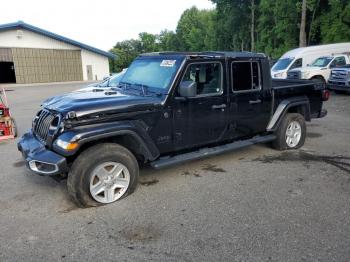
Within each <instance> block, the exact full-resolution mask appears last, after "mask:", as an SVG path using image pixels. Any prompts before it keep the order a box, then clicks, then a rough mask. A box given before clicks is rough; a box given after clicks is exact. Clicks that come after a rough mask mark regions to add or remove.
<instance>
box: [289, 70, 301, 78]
mask: <svg viewBox="0 0 350 262" xmlns="http://www.w3.org/2000/svg"><path fill="white" fill-rule="evenodd" d="M287 78H288V79H301V72H300V71H295V72H288V74H287Z"/></svg>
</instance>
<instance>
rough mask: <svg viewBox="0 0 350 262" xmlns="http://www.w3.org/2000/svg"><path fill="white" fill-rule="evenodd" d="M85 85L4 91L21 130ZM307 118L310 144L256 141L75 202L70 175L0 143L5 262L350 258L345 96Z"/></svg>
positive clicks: (349, 141)
mask: <svg viewBox="0 0 350 262" xmlns="http://www.w3.org/2000/svg"><path fill="white" fill-rule="evenodd" d="M83 85H84V84H83V83H77V84H74V83H70V84H55V85H41V86H33V85H32V86H27V87H26V86H20V87H11V86H9V87H7V89H8V92H7V95H8V98H9V101H10V103H11V110H12V112H13V115H14V117H15V118H16V120H17V123H18V126H19V133H20V134H23V133H24V132H25V130H27V129H28V128H30V126H31V119H32V118H33V116H34V114H35V113H36V112H37V111H38V110H39V107H40V103H41V101H43V100H44V99H46V98H47V97H49V96H52V95H55V94H61V93H64V92H68V91H71V90H74V89H78V88H80V87H82V86H83ZM325 107H326V108H327V109H328V111H329V114H328V116H327V117H325V118H323V119H317V120H313V121H312V122H311V123H308V124H307V128H308V134H307V139H306V143H305V146H304V147H303V148H302V149H300V150H296V151H288V152H280V151H275V150H273V149H271V148H270V147H269V145H256V146H251V147H248V148H244V149H242V150H238V151H235V152H232V153H227V154H224V155H220V156H217V157H211V158H208V159H205V160H201V161H194V162H190V163H188V164H183V165H180V166H176V167H171V168H167V169H162V170H153V169H150V168H145V169H142V170H141V178H140V184H139V187H138V189H137V190H136V191H135V192H134V193H133V194H132V195H130V196H128V197H127V198H125V199H123V200H121V201H119V202H116V203H114V204H110V205H107V206H103V207H98V208H89V209H79V208H77V207H76V206H75V205H74V204H73V203H72V202H71V201H70V199H69V198H68V195H67V188H66V181H65V180H63V181H61V182H57V181H55V180H53V179H51V178H48V177H40V176H37V175H33V174H31V173H30V172H29V171H27V170H26V168H25V166H24V162H23V160H22V158H21V155H20V153H19V152H18V151H17V148H16V141H8V142H1V143H0V178H1V183H0V261H146V260H150V261H253V262H254V261H283V262H288V261H293V262H294V261H327V262H328V261H337V262H342V261H344V262H348V261H350V95H336V94H332V96H331V99H330V101H329V102H327V103H326V104H325Z"/></svg>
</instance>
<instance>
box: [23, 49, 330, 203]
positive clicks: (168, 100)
mask: <svg viewBox="0 0 350 262" xmlns="http://www.w3.org/2000/svg"><path fill="white" fill-rule="evenodd" d="M328 96H329V92H328V91H327V90H325V88H324V86H323V85H322V84H319V83H314V82H312V81H305V80H276V81H272V80H271V76H270V66H269V61H268V59H267V58H266V56H265V55H263V54H255V53H249V52H198V53H175V52H164V53H150V54H143V55H140V56H139V57H138V58H136V59H135V60H134V61H133V63H132V64H131V65H130V67H129V68H128V70H127V71H126V73H125V75H124V76H123V78H122V80H121V82H120V85H119V86H118V87H115V88H111V89H108V90H106V89H98V88H96V89H94V90H92V91H90V92H72V93H69V94H65V95H62V96H57V97H53V98H50V99H48V100H46V101H45V102H44V104H43V105H42V109H41V110H40V111H39V112H38V113H37V115H36V116H35V118H34V120H33V125H32V129H31V130H30V131H29V132H28V133H26V134H24V135H23V137H22V138H21V140H20V141H19V143H18V149H19V150H20V151H21V152H22V154H23V156H24V158H25V160H26V162H27V166H28V167H29V169H30V170H32V171H34V172H35V173H37V174H40V175H48V176H57V175H61V176H64V177H67V178H68V179H67V185H68V191H69V193H70V195H71V196H72V198H73V200H75V202H76V203H77V204H78V205H80V206H84V207H86V206H97V205H101V204H108V203H112V202H114V201H116V200H118V199H121V198H122V197H125V196H126V195H128V194H130V193H131V192H132V191H133V190H134V189H135V187H136V185H137V180H138V176H139V165H143V164H148V165H151V166H152V167H154V168H162V167H166V166H169V165H174V164H179V163H183V162H185V161H188V160H193V159H199V158H203V157H208V156H212V155H216V154H219V153H223V152H226V151H229V150H234V149H237V148H241V147H244V146H248V145H252V144H255V143H264V142H271V143H272V145H273V147H274V148H276V149H279V150H284V149H297V148H299V147H301V146H302V145H303V144H304V141H305V136H306V125H305V121H311V119H312V118H321V117H324V116H325V115H326V113H327V111H326V110H323V109H322V104H323V101H325V100H327V99H328Z"/></svg>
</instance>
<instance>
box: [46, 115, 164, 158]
mask: <svg viewBox="0 0 350 262" xmlns="http://www.w3.org/2000/svg"><path fill="white" fill-rule="evenodd" d="M120 136H129V137H131V138H132V139H133V140H135V141H136V142H137V144H138V145H139V146H140V150H141V153H142V155H143V156H144V157H145V159H146V160H150V161H152V160H154V159H156V158H158V157H159V154H160V153H159V150H158V148H157V147H156V146H155V144H154V142H153V140H152V139H151V138H150V136H149V135H148V133H147V132H146V130H145V128H144V127H143V126H142V124H140V123H134V121H130V122H129V121H128V122H124V121H123V122H118V123H116V122H114V123H104V124H99V125H94V126H92V127H86V128H78V129H75V130H74V129H73V130H71V131H66V132H64V133H63V134H62V135H60V136H59V137H58V138H57V139H61V140H63V141H67V142H77V143H78V144H79V146H78V148H77V149H76V150H74V151H69V152H68V151H66V150H64V149H62V148H60V147H58V146H57V145H56V144H55V143H54V144H53V147H54V150H55V151H56V152H58V153H61V154H62V155H65V156H72V155H75V154H76V153H77V151H79V149H80V148H81V147H82V146H83V145H84V144H86V143H89V142H93V141H98V140H101V139H105V138H112V137H120ZM57 139H56V140H57Z"/></svg>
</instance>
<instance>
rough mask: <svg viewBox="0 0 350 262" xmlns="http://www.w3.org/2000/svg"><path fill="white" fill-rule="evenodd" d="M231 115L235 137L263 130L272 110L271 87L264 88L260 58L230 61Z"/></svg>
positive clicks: (250, 134) (251, 134)
mask: <svg viewBox="0 0 350 262" xmlns="http://www.w3.org/2000/svg"><path fill="white" fill-rule="evenodd" d="M229 67H230V71H231V74H230V78H231V79H230V85H231V86H230V93H231V94H230V98H231V99H230V101H231V102H230V103H231V104H230V109H231V110H230V114H231V115H230V116H231V120H232V121H233V123H234V126H235V129H234V131H233V132H234V134H233V136H234V137H247V136H253V135H255V134H259V133H261V132H264V131H266V127H267V123H268V121H269V118H270V112H271V90H270V89H264V88H263V86H264V83H263V78H262V72H263V70H262V65H261V61H260V60H259V59H256V60H254V59H249V60H232V61H230V66H229Z"/></svg>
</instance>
